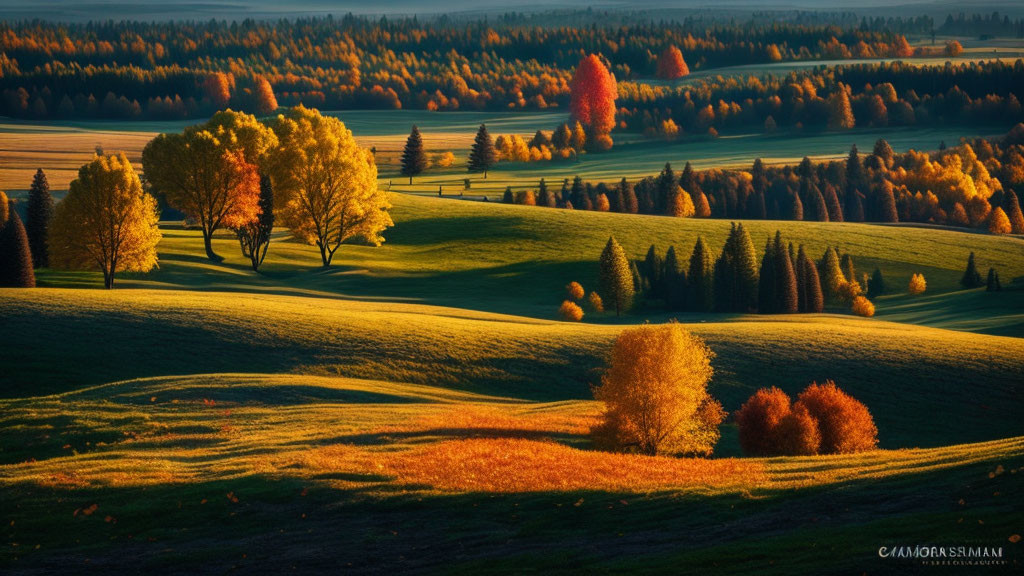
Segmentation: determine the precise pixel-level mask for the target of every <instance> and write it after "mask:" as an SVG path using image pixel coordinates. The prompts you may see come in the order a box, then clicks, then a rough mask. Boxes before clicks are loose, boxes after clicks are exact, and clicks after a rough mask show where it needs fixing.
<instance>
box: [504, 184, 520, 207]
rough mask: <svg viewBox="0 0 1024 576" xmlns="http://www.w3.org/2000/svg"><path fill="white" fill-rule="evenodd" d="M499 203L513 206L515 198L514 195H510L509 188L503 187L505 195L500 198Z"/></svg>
mask: <svg viewBox="0 0 1024 576" xmlns="http://www.w3.org/2000/svg"><path fill="white" fill-rule="evenodd" d="M501 202H502V204H515V202H516V196H515V194H513V193H512V187H511V186H506V187H505V193H504V194H502V196H501Z"/></svg>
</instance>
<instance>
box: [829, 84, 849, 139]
mask: <svg viewBox="0 0 1024 576" xmlns="http://www.w3.org/2000/svg"><path fill="white" fill-rule="evenodd" d="M854 124H855V121H854V118H853V108H852V107H851V106H850V94H849V89H848V88H847V87H846V86H845V85H843V84H840V85H839V86H837V87H836V90H835V92H833V93H832V95H831V96H829V99H828V127H829V129H830V130H849V129H850V128H853V127H854Z"/></svg>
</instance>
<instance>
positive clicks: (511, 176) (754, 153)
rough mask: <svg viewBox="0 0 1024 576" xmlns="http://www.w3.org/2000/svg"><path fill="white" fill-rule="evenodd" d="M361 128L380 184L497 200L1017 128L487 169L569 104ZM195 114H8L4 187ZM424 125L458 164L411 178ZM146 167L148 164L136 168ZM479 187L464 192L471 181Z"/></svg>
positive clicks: (695, 142)
mask: <svg viewBox="0 0 1024 576" xmlns="http://www.w3.org/2000/svg"><path fill="white" fill-rule="evenodd" d="M332 114H335V115H337V116H339V117H340V118H341V119H342V120H343V121H344V122H346V125H347V126H348V127H349V128H350V129H351V130H352V131H353V134H354V135H355V136H356V139H357V141H359V143H360V144H361V145H363V146H367V147H369V146H374V147H376V148H377V160H378V164H379V169H380V182H381V185H382V186H384V187H388V186H390V187H391V189H392V190H395V191H407V192H419V193H429V194H436V193H437V188H438V185H441V186H443V190H444V193H446V194H449V195H450V194H460V193H464V194H467V195H471V196H473V197H481V196H489V197H490V199H491V200H495V199H499V198H500V194H501V193H502V192H504V190H505V187H506V186H512V187H513V189H517V190H518V189H523V188H536V185H537V182H538V181H539V180H540V179H541V178H546V179H547V181H548V183H549V184H555V185H559V184H560V182H561V181H562V179H563V178H572V177H574V176H576V175H580V176H583V177H585V178H587V179H590V180H594V181H608V182H617V181H618V180H619V179H621V178H623V177H626V178H629V179H631V180H634V179H638V178H642V177H644V176H650V175H654V174H657V173H658V172H659V171H660V170H661V169H662V168H663V167H664V165H665V163H666V162H671V163H672V164H673V166H677V167H682V165H683V164H685V163H686V162H687V161H689V162H691V163H692V164H693V166H694V167H695V168H710V167H720V168H736V167H744V168H748V167H749V166H750V165H751V164H752V163H753V161H754V159H755V158H762V159H763V160H764V161H765V162H767V163H769V164H783V163H797V162H799V161H800V159H801V158H803V157H804V156H810V157H811V158H813V159H826V158H842V157H845V156H846V154H847V153H848V152H849V150H850V146H851V145H852V144H856V145H857V147H858V148H860V149H862V150H870V149H871V146H872V145H873V144H874V143H875V141H876V140H877V139H879V138H885V139H886V140H887V141H888V142H889V144H890V145H892V147H893V149H894V150H895V151H896V152H905V151H907V150H909V149H911V148H914V149H918V150H932V149H935V148H937V147H938V146H939V143H940V142H946V143H947V144H949V145H952V144H954V143H956V142H958V141H959V139H960V138H961V137H963V136H972V137H973V136H995V135H1000V134H1004V133H1005V132H1006V130H1008V129H1009V128H1010V127H1009V126H1006V127H1001V126H994V127H982V128H981V129H980V132H979V131H978V129H975V130H973V131H972V130H970V129H968V128H966V127H963V126H943V127H931V128H899V129H895V128H889V129H872V128H864V129H855V130H851V131H849V132H838V133H837V132H807V133H786V132H783V133H779V134H770V135H769V134H761V133H749V134H734V135H725V136H723V137H721V138H718V139H715V140H708V139H704V138H684V139H682V140H680V141H678V142H663V141H658V140H643V139H640V138H639V137H638V136H636V135H629V134H626V135H617V136H616V139H617V142H618V143H617V144H616V147H615V148H614V149H613V150H612V151H611V152H608V153H603V154H586V155H583V156H581V157H580V159H579V161H554V162H538V163H530V164H523V163H501V164H499V165H498V167H497V168H496V169H495V170H492V171H491V172H490V173H489V174H488V178H487V179H486V180H485V179H484V178H483V175H481V174H468V173H467V172H466V169H465V165H466V157H467V156H468V154H469V147H470V145H471V144H472V141H473V136H474V134H475V132H476V129H477V128H478V127H479V125H480V123H487V125H488V127H489V129H490V131H491V134H492V135H497V134H512V133H518V134H522V135H523V136H524V137H530V136H532V135H533V133H534V132H535V131H536V130H538V129H545V130H551V129H554V128H555V127H556V126H558V124H559V123H560V122H562V121H564V118H565V111H553V112H544V113H534V114H514V113H505V114H503V113H483V112H481V113H477V112H425V111H414V110H408V111H397V112H396V111H342V112H333V113H332ZM190 123H191V122H98V121H96V122H69V123H67V124H56V123H47V124H44V125H40V124H33V123H25V122H15V121H11V120H6V121H4V122H3V123H0V189H3V190H12V191H14V190H25V189H27V187H28V184H29V183H31V181H32V174H33V173H35V171H36V169H37V168H43V169H44V170H46V173H47V178H48V179H49V182H50V187H51V188H52V189H54V190H64V189H67V186H68V183H70V182H71V180H73V179H74V178H75V176H76V175H77V171H78V167H79V166H81V165H82V164H84V163H85V162H88V161H89V159H90V158H91V157H92V154H93V152H94V150H95V149H96V147H97V146H99V147H101V148H102V149H103V150H104V151H105V152H106V153H108V154H110V153H114V152H118V151H124V152H125V153H126V154H127V155H128V158H129V160H131V161H132V162H133V163H136V164H139V163H140V162H141V155H142V148H143V147H144V146H145V145H146V143H147V142H148V141H149V140H150V139H152V138H153V137H154V136H155V135H156V134H157V133H158V132H161V131H177V130H181V129H182V128H183V127H184V126H186V125H188V124H190ZM413 124H417V125H418V126H419V127H420V128H421V130H422V132H423V138H424V144H425V146H426V148H427V151H428V152H429V153H435V154H437V153H441V152H444V151H449V150H450V151H453V152H454V153H455V156H456V167H455V168H452V169H431V170H428V171H427V172H426V173H425V174H424V175H422V176H420V177H417V178H416V179H415V182H414V184H413V185H412V186H408V185H407V180H406V179H405V178H403V177H402V176H401V175H400V174H399V164H398V162H399V158H400V156H401V150H402V147H403V146H404V145H405V139H406V137H407V136H408V133H409V129H410V128H411V126H412V125H413ZM137 168H138V169H140V170H141V165H138V166H137ZM467 177H468V178H470V180H471V182H472V188H471V189H470V190H468V191H465V190H464V188H463V181H464V179H465V178H467Z"/></svg>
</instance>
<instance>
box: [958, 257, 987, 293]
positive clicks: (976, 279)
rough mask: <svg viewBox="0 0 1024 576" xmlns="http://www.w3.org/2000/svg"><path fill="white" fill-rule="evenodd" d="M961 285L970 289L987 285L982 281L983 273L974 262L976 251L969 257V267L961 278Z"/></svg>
mask: <svg viewBox="0 0 1024 576" xmlns="http://www.w3.org/2000/svg"><path fill="white" fill-rule="evenodd" d="M960 285H961V286H963V287H964V288H968V289H970V288H977V287H979V286H984V285H985V283H984V282H982V281H981V273H980V272H978V267H977V266H976V265H975V263H974V252H971V255H970V256H968V257H967V268H966V269H964V275H963V276H962V277H961V278H960Z"/></svg>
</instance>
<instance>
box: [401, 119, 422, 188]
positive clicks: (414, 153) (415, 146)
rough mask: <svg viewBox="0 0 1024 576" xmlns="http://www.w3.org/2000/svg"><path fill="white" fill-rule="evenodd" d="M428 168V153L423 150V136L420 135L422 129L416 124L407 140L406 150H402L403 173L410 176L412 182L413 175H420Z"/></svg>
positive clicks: (410, 182)
mask: <svg viewBox="0 0 1024 576" xmlns="http://www.w3.org/2000/svg"><path fill="white" fill-rule="evenodd" d="M426 169H427V155H426V153H425V152H424V151H423V137H422V136H420V129H419V128H417V127H416V125H415V124H414V125H413V127H412V132H410V133H409V138H408V139H407V140H406V141H405V150H403V151H402V175H403V176H408V177H409V184H412V177H413V176H418V175H420V174H422V173H423V171H424V170H426Z"/></svg>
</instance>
